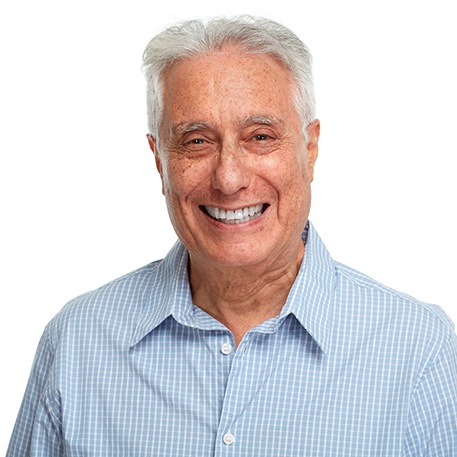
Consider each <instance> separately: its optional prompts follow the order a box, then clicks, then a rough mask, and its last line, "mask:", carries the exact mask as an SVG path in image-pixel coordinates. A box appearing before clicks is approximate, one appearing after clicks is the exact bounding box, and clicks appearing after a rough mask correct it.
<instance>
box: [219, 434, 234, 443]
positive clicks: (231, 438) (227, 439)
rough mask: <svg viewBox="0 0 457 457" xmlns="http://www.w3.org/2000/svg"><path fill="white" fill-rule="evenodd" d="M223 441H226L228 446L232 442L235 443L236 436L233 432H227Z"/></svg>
mask: <svg viewBox="0 0 457 457" xmlns="http://www.w3.org/2000/svg"><path fill="white" fill-rule="evenodd" d="M222 441H223V442H224V444H226V445H227V446H230V445H231V444H233V443H234V442H235V437H234V436H233V435H232V434H231V433H226V434H225V435H224V436H223V438H222Z"/></svg>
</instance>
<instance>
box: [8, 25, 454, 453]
mask: <svg viewBox="0 0 457 457" xmlns="http://www.w3.org/2000/svg"><path fill="white" fill-rule="evenodd" d="M144 65H145V71H146V77H147V82H148V110H149V129H150V133H149V134H148V141H149V144H150V147H151V149H152V151H153V153H154V156H155V160H156V164H157V169H158V171H159V173H160V176H161V178H162V187H163V193H164V195H165V199H166V202H167V206H168V210H169V214H170V218H171V221H172V223H173V226H174V228H175V230H176V233H177V234H178V237H179V239H180V242H178V243H177V244H176V245H175V247H174V248H173V249H172V250H171V251H170V253H169V254H168V256H167V257H166V258H165V259H164V260H162V261H159V262H154V263H152V264H150V265H148V266H146V267H144V268H142V269H140V270H137V271H135V272H133V273H130V274H128V275H126V276H124V277H122V278H120V279H118V280H116V281H114V282H112V283H110V284H108V285H106V286H104V287H101V288H100V289H98V290H96V291H94V292H90V293H88V294H85V295H83V296H81V297H78V298H76V299H75V300H73V301H72V302H70V303H69V304H68V305H67V306H66V307H65V308H64V309H63V310H62V311H61V312H60V313H59V314H58V315H57V316H56V318H55V319H53V320H52V321H51V323H50V324H49V325H48V326H47V327H46V330H45V332H44V335H43V338H42V340H41V342H40V345H39V349H38V352H37V356H36V360H35V363H34V367H33V370H32V374H31V378H30V382H29V385H28V387H27V392H26V395H25V398H24V402H23V405H22V407H21V411H20V414H19V418H18V421H17V424H16V427H15V430H14V433H13V437H12V440H11V444H10V448H9V451H8V456H9V457H12V456H24V455H33V456H60V455H66V456H76V455H78V456H80V455H85V456H126V455H132V456H146V455H148V456H152V455H154V456H199V457H201V456H214V455H224V456H230V455H233V456H250V457H252V456H262V457H264V456H275V457H276V456H288V457H291V456H351V457H356V456H363V457H367V456H400V455H404V456H419V455H420V456H424V455H428V456H455V455H457V341H456V336H455V334H454V332H453V328H452V324H451V323H450V321H449V320H448V318H447V317H446V316H445V315H444V314H443V312H442V311H441V310H440V309H438V308H437V307H435V306H430V305H426V304H423V303H419V302H417V301H415V300H414V299H412V298H411V297H408V296H405V295H402V294H400V293H397V292H395V291H393V290H391V289H388V288H386V287H384V286H382V285H380V284H378V283H376V282H375V281H373V280H372V279H370V278H368V277H366V276H364V275H362V274H361V273H358V272H356V271H354V270H352V269H350V268H348V267H346V266H343V265H341V264H339V263H336V262H334V261H333V260H332V259H331V257H330V255H329V253H328V252H327V250H326V249H325V247H324V245H323V243H322V242H321V240H320V239H319V236H318V235H317V233H316V231H315V229H314V228H313V226H312V225H311V224H310V223H309V221H308V214H309V208H310V185H311V182H312V179H313V169H314V164H315V161H316V158H317V153H318V139H319V126H320V124H319V121H318V120H316V119H315V118H314V96H313V89H312V78H311V69H310V55H309V53H308V50H307V49H306V47H305V46H304V45H303V43H301V42H300V40H299V39H298V38H297V37H296V36H295V35H294V34H292V33H291V32H290V31H289V30H287V29H286V28H284V27H282V26H281V25H278V24H276V23H274V22H271V21H268V20H264V19H252V18H238V19H233V20H225V19H217V20H212V21H210V22H209V23H207V24H203V23H201V22H198V21H190V22H186V23H183V24H180V25H178V26H176V27H172V28H170V29H168V30H166V31H164V32H163V33H162V34H160V35H158V36H157V37H155V38H154V39H153V40H152V41H151V42H150V43H149V45H148V46H147V48H146V51H145V54H144Z"/></svg>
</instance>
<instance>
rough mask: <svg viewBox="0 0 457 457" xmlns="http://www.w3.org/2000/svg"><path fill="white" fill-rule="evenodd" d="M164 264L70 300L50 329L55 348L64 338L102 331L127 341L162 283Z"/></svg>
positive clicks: (151, 264)
mask: <svg viewBox="0 0 457 457" xmlns="http://www.w3.org/2000/svg"><path fill="white" fill-rule="evenodd" d="M162 262H163V260H158V261H155V262H152V263H150V264H148V265H146V266H144V267H142V268H139V269H137V270H135V271H132V272H130V273H128V274H125V275H123V276H121V277H119V278H117V279H115V280H113V281H110V282H109V283H107V284H105V285H103V286H101V287H99V288H97V289H95V290H92V291H89V292H86V293H84V294H82V295H80V296H78V297H75V298H74V299H72V300H70V301H69V302H68V303H67V304H66V305H65V306H64V307H63V308H62V309H61V310H60V311H59V313H57V315H56V316H55V317H54V318H53V319H52V320H51V321H50V322H49V324H48V325H47V326H46V329H45V333H46V334H47V337H48V340H49V342H50V344H51V346H53V347H56V346H58V345H59V344H61V343H62V342H61V340H62V338H68V337H71V338H73V339H75V338H77V339H79V338H81V337H84V336H85V337H88V336H89V334H93V333H95V332H100V331H102V330H103V331H107V330H108V331H110V332H112V333H113V334H115V333H118V335H119V337H121V338H122V336H123V335H124V334H125V337H126V338H127V337H128V333H129V332H131V331H132V327H134V326H135V323H136V321H137V320H138V318H139V316H140V315H141V313H142V309H143V306H144V304H145V303H149V302H150V300H151V296H152V295H153V294H154V288H155V287H157V283H158V282H160V274H159V271H160V266H161V265H162Z"/></svg>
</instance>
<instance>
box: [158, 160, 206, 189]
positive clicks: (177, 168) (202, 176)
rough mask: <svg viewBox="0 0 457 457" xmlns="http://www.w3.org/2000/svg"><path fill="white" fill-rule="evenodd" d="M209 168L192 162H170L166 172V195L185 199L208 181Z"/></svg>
mask: <svg viewBox="0 0 457 457" xmlns="http://www.w3.org/2000/svg"><path fill="white" fill-rule="evenodd" d="M206 170H207V167H205V166H204V164H203V163H199V162H196V161H192V160H180V161H176V162H173V161H172V162H169V163H168V164H167V167H166V168H165V170H164V187H165V195H166V196H168V197H169V198H170V197H171V198H176V197H178V198H185V197H187V196H189V195H190V194H192V192H193V191H194V190H195V189H196V188H197V187H199V186H201V184H202V183H204V182H206V181H207V177H206V175H207V172H206Z"/></svg>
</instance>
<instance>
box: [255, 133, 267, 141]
mask: <svg viewBox="0 0 457 457" xmlns="http://www.w3.org/2000/svg"><path fill="white" fill-rule="evenodd" d="M270 138H271V136H269V135H263V134H259V135H255V136H254V137H253V140H256V141H265V140H269V139H270Z"/></svg>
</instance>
